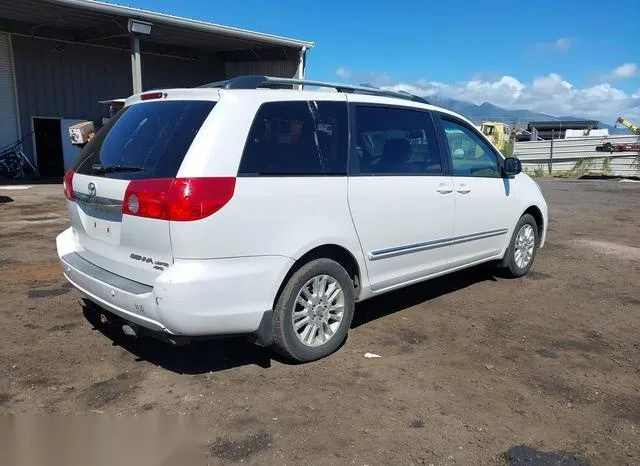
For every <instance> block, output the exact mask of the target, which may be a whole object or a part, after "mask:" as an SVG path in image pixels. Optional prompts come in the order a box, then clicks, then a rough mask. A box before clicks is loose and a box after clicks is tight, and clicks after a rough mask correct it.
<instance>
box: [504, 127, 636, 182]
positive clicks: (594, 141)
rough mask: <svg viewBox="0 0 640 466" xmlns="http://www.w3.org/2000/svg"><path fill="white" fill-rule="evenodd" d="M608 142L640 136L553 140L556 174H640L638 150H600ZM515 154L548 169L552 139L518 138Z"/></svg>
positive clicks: (532, 167) (531, 166) (624, 141)
mask: <svg viewBox="0 0 640 466" xmlns="http://www.w3.org/2000/svg"><path fill="white" fill-rule="evenodd" d="M604 142H610V143H612V144H633V143H637V142H638V136H633V135H629V136H609V137H607V138H602V137H584V138H571V139H556V140H554V141H553V160H552V164H551V168H552V172H553V173H554V174H560V173H565V174H576V175H580V174H585V173H598V174H605V175H613V176H640V156H639V155H638V153H637V152H613V153H609V152H598V151H596V146H599V145H602V144H603V143H604ZM513 155H514V156H515V157H518V158H519V159H520V160H521V161H522V166H523V168H524V169H525V170H528V171H538V170H542V171H543V172H544V173H547V172H548V168H549V159H550V155H551V141H524V142H516V144H515V146H514V149H513Z"/></svg>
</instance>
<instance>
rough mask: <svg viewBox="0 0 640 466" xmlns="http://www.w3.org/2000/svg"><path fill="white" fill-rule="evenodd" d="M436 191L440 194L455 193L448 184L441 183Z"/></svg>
mask: <svg viewBox="0 0 640 466" xmlns="http://www.w3.org/2000/svg"><path fill="white" fill-rule="evenodd" d="M436 191H438V192H439V193H440V194H449V193H452V192H453V188H452V187H451V186H449V185H447V184H444V183H440V184H439V185H438V187H437V188H436Z"/></svg>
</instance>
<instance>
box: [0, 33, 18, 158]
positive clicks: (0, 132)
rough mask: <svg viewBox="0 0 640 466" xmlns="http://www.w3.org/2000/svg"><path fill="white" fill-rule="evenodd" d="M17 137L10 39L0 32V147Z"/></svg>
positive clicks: (12, 141)
mask: <svg viewBox="0 0 640 466" xmlns="http://www.w3.org/2000/svg"><path fill="white" fill-rule="evenodd" d="M17 139H18V119H17V117H16V99H15V86H14V83H13V65H12V63H11V41H10V40H9V35H8V34H3V33H0V149H1V148H3V147H5V146H8V145H9V144H13V143H14V142H15V141H16V140H17Z"/></svg>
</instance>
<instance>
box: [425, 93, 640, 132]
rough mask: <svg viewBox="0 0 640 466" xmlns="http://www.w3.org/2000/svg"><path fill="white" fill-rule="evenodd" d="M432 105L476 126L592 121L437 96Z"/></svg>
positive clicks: (604, 125)
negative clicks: (459, 116) (499, 123)
mask: <svg viewBox="0 0 640 466" xmlns="http://www.w3.org/2000/svg"><path fill="white" fill-rule="evenodd" d="M429 102H431V103H432V104H433V105H437V106H438V107H443V108H446V109H448V110H451V111H453V112H456V113H459V114H461V115H463V116H465V117H466V118H468V119H469V120H471V121H473V122H474V123H476V124H480V123H481V122H482V121H491V120H498V121H504V122H505V123H514V122H515V123H527V122H529V121H541V120H544V121H561V120H592V118H581V117H575V116H569V115H566V116H553V115H548V114H546V113H540V112H534V111H531V110H527V109H514V110H508V109H506V108H502V107H499V106H497V105H494V104H492V103H491V102H483V103H481V104H480V105H476V104H473V103H471V102H465V101H463V100H456V99H447V98H439V97H438V96H432V97H431V98H430V99H429ZM598 127H599V128H602V129H604V128H606V129H608V130H609V133H611V134H625V133H627V130H626V129H624V128H616V127H615V126H613V125H608V124H606V123H603V122H602V121H598Z"/></svg>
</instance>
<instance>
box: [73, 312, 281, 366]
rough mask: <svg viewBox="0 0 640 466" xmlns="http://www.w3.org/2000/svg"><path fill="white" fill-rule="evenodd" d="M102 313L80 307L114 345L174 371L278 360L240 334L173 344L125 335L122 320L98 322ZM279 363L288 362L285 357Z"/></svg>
mask: <svg viewBox="0 0 640 466" xmlns="http://www.w3.org/2000/svg"><path fill="white" fill-rule="evenodd" d="M101 312H104V311H101V310H100V309H96V308H87V307H85V308H84V310H83V313H84V316H85V318H86V319H87V320H88V321H89V322H90V323H91V325H92V326H93V328H94V329H95V330H96V331H99V332H100V333H102V334H103V335H104V336H105V337H107V338H108V339H110V340H111V341H112V344H113V346H119V347H121V348H123V349H125V350H126V351H128V352H129V353H131V354H133V355H134V356H135V357H136V362H149V363H151V364H153V365H156V366H160V367H162V368H163V369H166V370H169V371H171V372H175V373H177V374H192V375H195V374H205V373H208V372H219V371H224V370H227V369H233V368H235V367H241V366H249V365H257V366H259V367H262V368H264V369H267V368H269V367H271V362H272V360H274V359H275V360H278V361H280V358H279V357H278V356H276V355H274V353H273V351H271V350H269V349H268V348H261V347H259V346H256V345H254V344H252V343H250V342H249V341H248V340H247V339H245V338H241V337H227V338H220V339H205V340H194V341H192V342H191V343H190V344H187V345H181V346H176V345H172V344H171V343H169V342H167V341H163V340H160V339H158V338H154V337H151V336H146V335H142V336H140V337H138V338H136V337H131V336H127V335H125V334H124V333H123V332H122V329H121V325H120V324H121V322H118V321H117V320H115V321H112V322H109V323H103V322H101V321H100V313H101ZM109 317H110V318H112V316H109ZM282 362H285V363H287V361H286V360H282Z"/></svg>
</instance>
